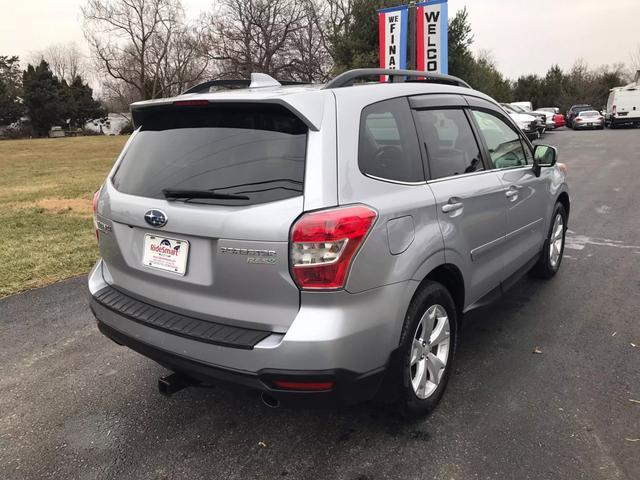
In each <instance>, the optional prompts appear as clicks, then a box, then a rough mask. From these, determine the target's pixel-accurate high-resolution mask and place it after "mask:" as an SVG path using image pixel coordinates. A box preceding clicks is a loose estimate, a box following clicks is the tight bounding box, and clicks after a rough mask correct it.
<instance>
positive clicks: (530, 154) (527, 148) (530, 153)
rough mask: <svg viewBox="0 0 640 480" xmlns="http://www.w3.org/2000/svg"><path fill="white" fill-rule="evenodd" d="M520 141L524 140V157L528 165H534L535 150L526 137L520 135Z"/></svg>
mask: <svg viewBox="0 0 640 480" xmlns="http://www.w3.org/2000/svg"><path fill="white" fill-rule="evenodd" d="M520 141H521V142H522V148H523V149H524V157H525V161H526V162H527V165H533V150H532V149H531V147H530V146H529V144H528V143H527V142H526V141H525V140H524V138H522V137H520Z"/></svg>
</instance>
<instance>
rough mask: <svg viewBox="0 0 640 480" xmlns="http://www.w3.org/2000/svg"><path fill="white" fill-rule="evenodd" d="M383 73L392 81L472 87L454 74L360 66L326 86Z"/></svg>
mask: <svg viewBox="0 0 640 480" xmlns="http://www.w3.org/2000/svg"><path fill="white" fill-rule="evenodd" d="M382 75H387V76H388V77H389V79H390V80H391V83H399V82H426V83H442V84H445V85H454V86H457V87H465V88H471V86H470V85H469V84H468V83H467V82H465V81H464V80H461V79H459V78H458V77H454V76H453V75H444V74H441V73H431V72H420V71H418V70H394V69H385V68H358V69H355V70H349V71H348V72H344V73H342V74H340V75H338V76H337V77H336V78H334V79H333V80H331V81H330V82H329V83H327V84H326V85H325V87H324V88H342V87H350V86H351V85H353V82H354V81H355V80H357V79H362V78H366V77H373V76H382Z"/></svg>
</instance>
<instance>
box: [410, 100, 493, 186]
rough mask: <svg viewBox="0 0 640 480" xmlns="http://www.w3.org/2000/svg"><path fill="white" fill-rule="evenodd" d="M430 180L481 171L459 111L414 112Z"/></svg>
mask: <svg viewBox="0 0 640 480" xmlns="http://www.w3.org/2000/svg"><path fill="white" fill-rule="evenodd" d="M416 117H417V119H418V128H420V130H421V131H422V135H423V138H424V142H425V146H426V148H427V156H428V158H429V169H430V171H431V179H432V180H435V179H437V178H443V177H450V176H453V175H462V174H464V173H472V172H478V171H480V170H484V165H483V164H482V157H481V155H480V148H479V147H478V143H477V142H476V138H475V136H474V135H473V130H471V125H469V121H468V120H467V116H466V115H465V114H464V112H463V111H462V110H461V109H451V110H418V111H417V112H416Z"/></svg>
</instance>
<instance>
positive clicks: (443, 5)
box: [416, 0, 449, 74]
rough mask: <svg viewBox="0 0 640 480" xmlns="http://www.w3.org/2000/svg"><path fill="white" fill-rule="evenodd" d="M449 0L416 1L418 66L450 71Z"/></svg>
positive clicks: (436, 70)
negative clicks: (448, 37)
mask: <svg viewBox="0 0 640 480" xmlns="http://www.w3.org/2000/svg"><path fill="white" fill-rule="evenodd" d="M448 16H449V12H448V5H447V0H431V1H428V2H421V3H416V67H417V70H422V71H425V72H436V73H445V74H446V73H448V70H449V69H448V64H449V58H448V45H449V42H448V39H447V30H448V24H447V21H448Z"/></svg>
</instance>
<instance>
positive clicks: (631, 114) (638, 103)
mask: <svg viewBox="0 0 640 480" xmlns="http://www.w3.org/2000/svg"><path fill="white" fill-rule="evenodd" d="M606 108H607V109H606V113H605V118H606V122H607V125H608V126H609V127H611V128H616V127H618V126H620V125H635V126H640V85H638V84H637V83H632V84H630V85H627V86H626V87H617V88H613V89H611V92H610V93H609V98H608V99H607V107H606Z"/></svg>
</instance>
